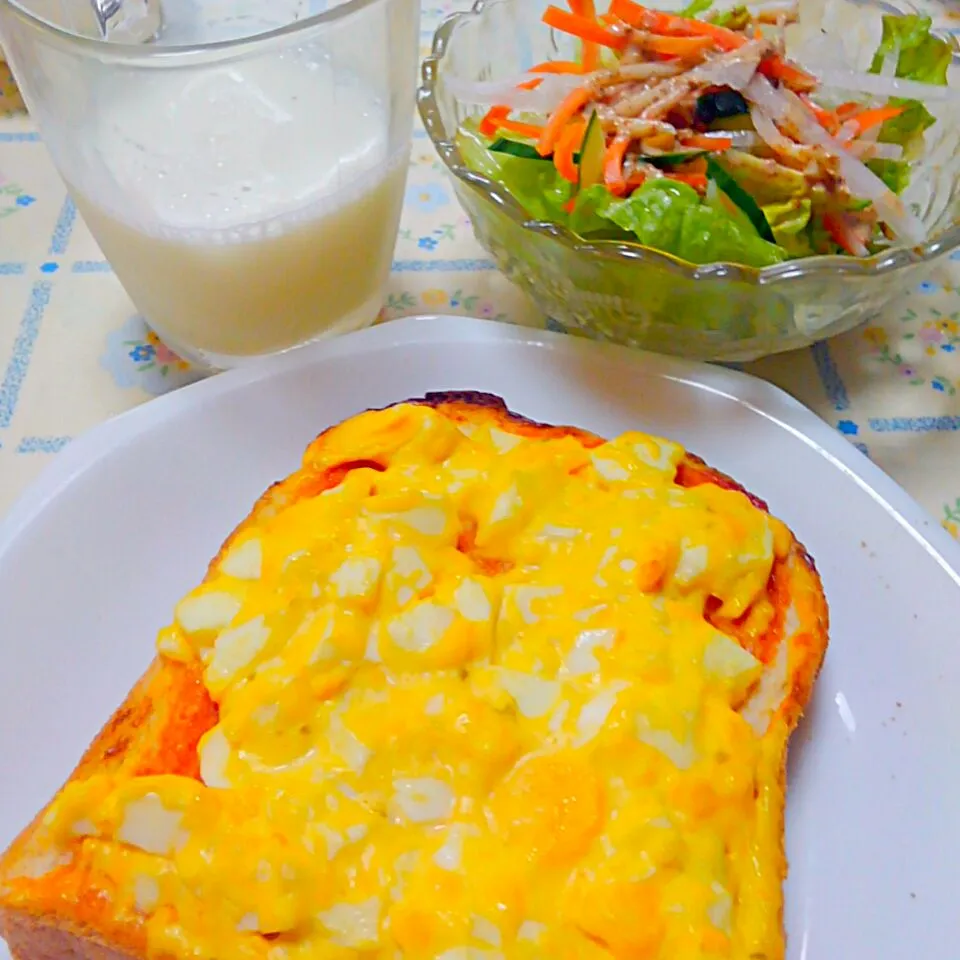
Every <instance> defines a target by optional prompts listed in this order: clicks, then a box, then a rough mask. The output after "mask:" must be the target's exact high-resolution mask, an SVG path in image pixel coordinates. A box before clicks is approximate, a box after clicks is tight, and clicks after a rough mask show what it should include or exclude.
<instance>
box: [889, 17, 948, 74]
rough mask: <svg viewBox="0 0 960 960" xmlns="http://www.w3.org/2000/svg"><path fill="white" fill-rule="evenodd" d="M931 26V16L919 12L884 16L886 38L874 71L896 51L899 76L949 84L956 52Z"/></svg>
mask: <svg viewBox="0 0 960 960" xmlns="http://www.w3.org/2000/svg"><path fill="white" fill-rule="evenodd" d="M931 26H932V21H931V19H930V18H929V17H923V16H920V15H919V14H910V15H908V16H902V17H900V16H885V17H884V18H883V38H882V39H881V41H880V46H879V47H877V52H876V53H875V54H874V55H873V63H872V64H871V65H870V71H871V73H879V72H880V70H881V68H882V67H883V61H884V59H885V58H886V56H887V55H888V54H890V53H897V76H898V77H903V78H905V79H909V80H919V81H920V82H921V83H934V84H937V85H938V86H946V83H947V69H948V68H949V66H950V61H951V59H952V56H953V55H952V52H951V50H950V45H949V44H948V43H947V42H946V41H945V40H940V39H939V38H938V37H935V36H933V35H931V33H930V27H931Z"/></svg>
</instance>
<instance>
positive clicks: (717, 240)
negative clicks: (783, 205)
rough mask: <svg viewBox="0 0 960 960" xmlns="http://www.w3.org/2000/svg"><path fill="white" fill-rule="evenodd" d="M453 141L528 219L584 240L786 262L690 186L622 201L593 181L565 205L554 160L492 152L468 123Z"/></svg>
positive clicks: (757, 263)
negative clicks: (564, 228) (555, 226)
mask: <svg viewBox="0 0 960 960" xmlns="http://www.w3.org/2000/svg"><path fill="white" fill-rule="evenodd" d="M457 146H458V147H459V149H460V154H461V156H462V157H463V159H464V162H465V163H466V164H467V166H468V167H470V169H472V170H475V171H477V172H478V173H482V174H484V175H485V176H487V177H489V178H490V179H491V180H495V181H496V182H498V183H500V184H501V185H502V186H504V187H505V188H506V189H507V190H508V191H509V192H510V193H511V194H512V195H513V196H514V197H515V198H516V200H517V201H518V202H519V203H520V204H521V206H523V208H524V209H525V210H526V211H527V213H529V214H530V216H531V217H532V218H534V219H536V220H546V221H549V222H551V223H558V224H562V225H564V226H567V227H569V228H570V229H571V230H573V232H574V233H577V234H579V235H580V236H582V237H584V238H586V239H590V240H620V241H623V242H631V243H637V242H639V243H642V244H644V246H648V247H653V248H654V249H656V250H663V251H664V252H666V253H671V254H673V255H674V256H676V257H680V258H682V259H684V260H689V261H690V262H691V263H712V262H714V261H723V262H726V263H738V264H745V265H748V266H754V267H765V266H768V265H769V264H773V263H780V262H781V261H782V260H785V259H786V253H785V251H784V250H782V249H781V248H780V247H778V246H776V245H775V244H772V243H768V242H767V241H766V240H763V239H762V238H761V237H760V235H759V234H758V233H757V231H756V230H755V229H754V228H753V227H752V225H751V224H750V223H749V221H748V220H747V218H746V217H741V218H739V219H735V218H734V217H732V216H730V215H729V214H728V213H726V212H724V211H723V210H722V209H715V208H713V207H711V206H709V205H707V204H704V203H703V202H702V200H701V197H700V195H699V194H698V193H697V191H696V190H694V189H693V188H692V187H691V186H689V185H688V184H685V183H679V182H677V181H676V180H668V179H666V178H662V179H656V180H648V181H647V182H646V183H645V184H644V185H643V186H642V187H640V188H639V189H638V190H635V191H634V192H633V193H632V194H631V195H630V196H629V197H627V198H625V199H620V198H618V197H615V196H613V194H611V193H610V191H609V190H607V188H606V187H605V186H603V184H597V185H596V186H593V187H589V188H587V189H586V190H581V191H580V192H579V193H577V194H576V201H575V203H574V204H573V208H572V210H570V209H569V207H570V200H571V198H572V197H573V196H574V193H575V188H574V186H573V185H572V184H570V183H568V182H567V181H566V180H564V179H563V177H561V176H560V174H559V173H557V169H556V167H555V166H554V165H553V164H552V163H549V162H545V161H543V160H528V159H525V158H522V157H514V156H511V155H510V154H506V153H497V152H494V151H492V150H490V149H489V148H488V145H487V143H486V141H485V139H484V138H483V137H482V136H481V135H480V134H479V133H478V132H477V130H476V128H475V127H474V126H473V125H472V124H469V123H465V124H463V125H462V126H461V127H460V129H459V130H458V132H457Z"/></svg>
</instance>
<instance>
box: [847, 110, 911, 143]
mask: <svg viewBox="0 0 960 960" xmlns="http://www.w3.org/2000/svg"><path fill="white" fill-rule="evenodd" d="M905 109H906V107H893V106H886V107H875V108H874V109H872V110H864V111H863V112H862V113H855V114H854V115H853V116H852V117H847V119H846V120H844V124H848V123H852V124H856V135H857V136H859V135H860V134H862V133H866V132H867V130H872V129H873V128H874V127H878V126H880V124H881V123H886V122H887V121H888V120H892V119H893V118H894V117H899V116H900V114H901V113H903V111H904V110H905Z"/></svg>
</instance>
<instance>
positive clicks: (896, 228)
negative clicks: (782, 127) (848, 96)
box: [743, 75, 926, 243]
mask: <svg viewBox="0 0 960 960" xmlns="http://www.w3.org/2000/svg"><path fill="white" fill-rule="evenodd" d="M743 95H744V96H745V97H746V98H747V99H748V100H749V101H750V102H751V103H754V104H756V105H757V106H758V107H759V108H760V110H761V111H762V112H763V113H766V114H767V115H768V116H769V117H770V118H771V119H772V120H774V121H777V120H781V121H787V122H789V123H790V124H791V125H792V126H793V127H794V128H795V129H796V130H797V132H798V133H799V134H800V136H801V138H802V139H803V141H804V142H805V143H809V144H817V145H818V146H821V147H823V148H824V149H825V150H827V151H829V152H830V153H832V154H833V155H834V156H836V157H837V158H838V160H839V167H840V174H841V176H842V177H843V179H844V180H845V181H846V185H847V188H848V189H849V191H850V193H851V194H852V195H853V196H855V197H861V198H863V199H864V200H870V201H872V202H873V204H874V206H875V207H876V208H877V213H878V214H879V215H880V218H881V219H882V220H883V221H884V222H885V223H886V224H887V225H888V226H889V227H890V229H891V230H893V232H894V233H895V234H896V235H897V236H898V237H900V238H902V239H903V240H906V241H908V242H910V243H923V241H924V240H925V239H926V230H925V229H924V226H923V224H922V223H921V222H920V221H919V220H918V219H917V218H916V217H915V216H914V215H913V214H912V213H910V211H909V210H907V209H906V207H904V205H903V203H902V202H901V200H900V198H899V197H898V196H897V195H896V194H895V193H893V191H891V190H890V189H888V187H887V185H886V184H885V183H884V182H883V181H882V180H881V179H880V178H879V177H878V176H876V174H874V173H872V172H871V171H870V170H869V169H867V167H865V166H864V165H863V164H862V163H861V162H860V161H859V160H858V159H857V158H856V157H854V156H852V155H851V154H850V153H849V152H848V151H847V150H846V149H845V147H844V144H842V143H841V142H840V141H839V140H837V139H835V138H834V137H832V136H830V134H829V133H827V131H826V130H824V129H823V127H821V126H820V124H819V123H817V121H816V120H814V119H813V117H811V116H810V114H809V113H808V112H807V110H806V109H805V108H804V106H803V103H802V101H801V100H800V99H799V98H798V97H797V95H796V94H795V93H792V92H791V91H789V90H787V89H785V88H783V87H774V86H773V85H772V84H771V83H770V81H769V80H767V79H766V78H765V77H761V76H759V75H758V76H755V77H754V78H753V80H751V81H750V83H749V84H748V85H747V87H746V88H745V89H744V90H743Z"/></svg>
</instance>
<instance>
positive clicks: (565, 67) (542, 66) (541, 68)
mask: <svg viewBox="0 0 960 960" xmlns="http://www.w3.org/2000/svg"><path fill="white" fill-rule="evenodd" d="M527 73H583V65H582V64H579V63H576V62H574V61H573V60H544V62H543V63H538V64H537V65H536V66H534V67H531V68H530V69H529V70H528V71H527Z"/></svg>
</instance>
